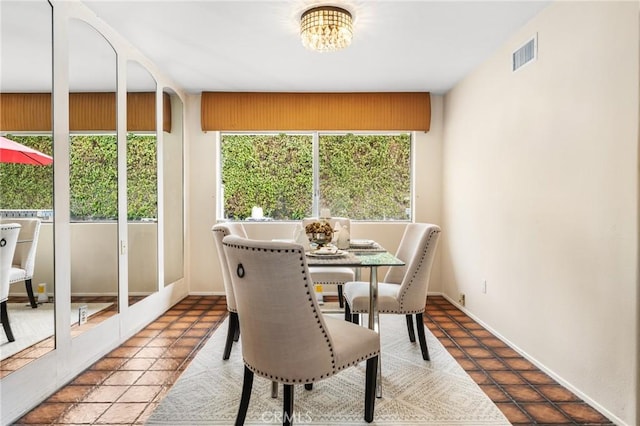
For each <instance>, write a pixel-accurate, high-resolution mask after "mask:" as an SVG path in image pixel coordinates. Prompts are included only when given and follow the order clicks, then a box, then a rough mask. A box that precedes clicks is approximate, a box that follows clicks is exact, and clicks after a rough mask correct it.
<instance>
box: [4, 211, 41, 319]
mask: <svg viewBox="0 0 640 426" xmlns="http://www.w3.org/2000/svg"><path fill="white" fill-rule="evenodd" d="M5 222H11V223H17V224H19V225H21V229H20V235H18V241H19V243H18V245H17V246H16V251H15V253H14V255H13V262H12V264H11V272H10V274H9V283H10V284H14V283H19V282H21V281H24V286H25V289H26V290H27V295H28V296H29V303H30V304H31V307H32V308H37V307H38V303H37V302H36V298H35V296H34V294H33V286H32V284H31V279H32V278H33V271H34V269H35V266H36V250H37V248H38V238H39V236H40V224H41V221H40V219H5V220H4V221H3V223H5Z"/></svg>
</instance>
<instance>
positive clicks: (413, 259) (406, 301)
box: [344, 223, 440, 361]
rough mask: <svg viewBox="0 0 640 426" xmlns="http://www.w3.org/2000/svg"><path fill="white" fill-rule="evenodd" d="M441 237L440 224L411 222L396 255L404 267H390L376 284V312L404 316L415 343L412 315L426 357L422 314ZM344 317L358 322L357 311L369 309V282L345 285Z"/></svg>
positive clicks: (410, 335)
mask: <svg viewBox="0 0 640 426" xmlns="http://www.w3.org/2000/svg"><path fill="white" fill-rule="evenodd" d="M439 239H440V227H439V226H438V225H433V224H431V223H410V224H409V225H407V227H406V228H405V230H404V234H403V235H402V240H400V245H399V246H398V250H397V252H396V257H397V258H398V259H400V260H402V261H404V262H405V265H404V266H392V267H391V268H389V271H387V274H386V276H385V278H384V281H383V282H381V283H379V284H378V311H379V312H380V313H381V314H401V315H405V316H406V319H407V331H408V333H409V340H410V341H411V342H415V340H416V337H415V333H414V330H413V315H415V321H416V328H417V330H418V338H419V341H420V350H421V351H422V358H423V359H424V360H425V361H428V360H429V349H428V348H427V341H426V339H425V335H424V320H423V313H424V309H425V305H426V303H427V292H428V290H429V278H430V276H431V268H432V266H433V261H434V259H435V256H436V250H437V248H438V240H439ZM344 298H345V301H346V303H345V320H347V321H353V322H358V321H359V314H361V313H366V312H368V310H369V283H368V282H363V281H352V282H348V283H346V284H345V290H344Z"/></svg>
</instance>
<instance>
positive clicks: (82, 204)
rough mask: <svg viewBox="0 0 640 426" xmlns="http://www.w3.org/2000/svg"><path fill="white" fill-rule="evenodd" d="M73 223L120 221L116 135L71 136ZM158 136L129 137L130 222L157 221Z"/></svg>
mask: <svg viewBox="0 0 640 426" xmlns="http://www.w3.org/2000/svg"><path fill="white" fill-rule="evenodd" d="M70 140H71V150H70V154H71V168H70V186H71V187H70V202H71V220H72V221H78V222H80V221H115V220H117V219H118V146H117V138H116V135H112V134H103V135H78V134H75V135H71V137H70ZM156 173H157V160H156V136H155V134H153V135H142V134H131V133H129V134H128V135H127V178H128V179H127V180H128V181H127V201H128V203H127V205H128V212H127V219H128V220H129V221H132V220H148V219H155V218H156V217H157V200H158V197H157V183H156V182H157V179H156Z"/></svg>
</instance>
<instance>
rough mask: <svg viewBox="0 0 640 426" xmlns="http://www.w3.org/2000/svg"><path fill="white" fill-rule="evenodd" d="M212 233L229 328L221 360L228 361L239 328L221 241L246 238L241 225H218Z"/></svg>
mask: <svg viewBox="0 0 640 426" xmlns="http://www.w3.org/2000/svg"><path fill="white" fill-rule="evenodd" d="M211 231H212V232H213V240H214V241H215V243H216V249H217V251H218V260H219V261H220V270H221V271H222V282H223V284H224V293H225V296H226V299H227V310H228V311H229V328H228V330H227V341H226V343H225V346H224V352H223V355H222V359H223V360H227V359H229V356H230V355H231V347H232V346H233V342H237V341H238V338H239V337H240V327H239V325H238V310H237V309H236V298H235V297H234V295H233V287H232V285H231V278H230V276H229V268H228V267H227V258H226V256H225V254H224V250H223V249H222V239H223V238H224V237H226V236H227V235H236V236H239V237H242V238H247V232H246V231H245V229H244V226H243V225H242V224H241V223H233V222H229V223H220V224H217V225H214V226H213V228H211Z"/></svg>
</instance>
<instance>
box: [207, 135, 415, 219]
mask: <svg viewBox="0 0 640 426" xmlns="http://www.w3.org/2000/svg"><path fill="white" fill-rule="evenodd" d="M220 182H221V185H220V194H221V197H220V199H221V205H220V206H219V207H220V212H221V216H222V217H224V218H227V219H233V220H244V219H247V218H251V214H252V208H253V207H254V206H257V207H260V208H262V211H263V214H264V216H265V218H266V219H272V220H297V219H301V218H303V217H306V216H317V215H318V214H319V212H320V211H321V210H322V209H329V210H330V211H331V215H332V216H346V217H349V218H351V219H352V220H371V221H385V220H411V135H410V134H409V133H395V134H370V133H369V134H352V133H346V134H345V133H340V134H338V133H305V134H294V133H286V134H285V133H281V134H249V133H222V134H221V135H220Z"/></svg>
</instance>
